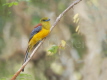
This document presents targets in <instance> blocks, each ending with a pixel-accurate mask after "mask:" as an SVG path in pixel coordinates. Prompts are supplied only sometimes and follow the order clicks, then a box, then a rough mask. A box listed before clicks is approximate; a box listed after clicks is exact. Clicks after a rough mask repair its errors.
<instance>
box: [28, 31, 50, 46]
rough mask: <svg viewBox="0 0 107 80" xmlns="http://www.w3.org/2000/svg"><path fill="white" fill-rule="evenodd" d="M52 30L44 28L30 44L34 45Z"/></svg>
mask: <svg viewBox="0 0 107 80" xmlns="http://www.w3.org/2000/svg"><path fill="white" fill-rule="evenodd" d="M49 32H50V30H46V29H42V30H41V31H40V32H38V33H37V34H35V35H34V36H33V38H32V39H31V40H30V42H29V46H32V47H33V46H34V45H35V44H36V43H37V42H38V41H40V40H42V39H43V38H45V37H46V36H47V35H48V34H49Z"/></svg>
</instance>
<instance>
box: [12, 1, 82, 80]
mask: <svg viewBox="0 0 107 80" xmlns="http://www.w3.org/2000/svg"><path fill="white" fill-rule="evenodd" d="M80 1H82V0H76V1H74V2H73V3H72V4H71V5H70V6H69V7H68V8H66V9H65V10H64V11H63V12H62V13H61V14H60V15H59V16H58V17H57V19H56V21H55V22H54V24H53V25H52V27H51V31H52V30H53V28H54V27H55V26H56V25H57V24H58V22H59V21H60V19H61V18H62V17H63V15H64V14H65V13H66V12H68V11H69V10H70V9H71V8H73V7H74V5H76V4H77V3H79V2H80ZM44 40H45V39H43V40H42V41H41V42H40V43H39V44H38V46H37V47H36V48H35V49H34V50H33V52H32V53H31V55H30V57H29V58H28V59H27V61H26V62H25V63H24V64H23V65H22V66H21V67H20V69H19V70H18V71H17V72H16V73H15V74H14V76H13V77H12V78H11V80H15V79H16V77H17V76H18V75H19V74H20V72H21V71H22V69H23V68H24V67H25V66H26V65H27V64H28V62H29V61H30V59H31V58H32V57H33V55H34V54H35V53H36V51H37V50H38V49H39V47H40V46H41V45H42V43H43V42H44Z"/></svg>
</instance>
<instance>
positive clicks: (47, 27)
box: [42, 22, 50, 30]
mask: <svg viewBox="0 0 107 80" xmlns="http://www.w3.org/2000/svg"><path fill="white" fill-rule="evenodd" d="M42 26H43V27H42V28H43V29H47V30H50V22H44V23H42Z"/></svg>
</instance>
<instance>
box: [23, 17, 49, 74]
mask: <svg viewBox="0 0 107 80" xmlns="http://www.w3.org/2000/svg"><path fill="white" fill-rule="evenodd" d="M50 26H51V24H50V19H49V18H48V17H44V18H42V19H41V20H40V23H39V24H38V25H36V26H35V27H34V29H33V30H32V32H31V34H30V38H29V41H28V47H27V50H26V54H25V58H24V63H25V62H26V60H27V59H28V57H29V55H30V51H31V50H32V49H33V48H34V47H36V46H37V45H38V43H39V42H40V41H41V40H42V39H44V38H45V37H46V36H47V35H48V34H49V33H50ZM24 63H23V64H24ZM23 71H24V69H22V72H23Z"/></svg>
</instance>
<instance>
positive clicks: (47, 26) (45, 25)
mask: <svg viewBox="0 0 107 80" xmlns="http://www.w3.org/2000/svg"><path fill="white" fill-rule="evenodd" d="M40 23H41V24H42V26H43V28H45V29H50V19H49V18H47V17H45V18H42V19H41V20H40Z"/></svg>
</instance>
